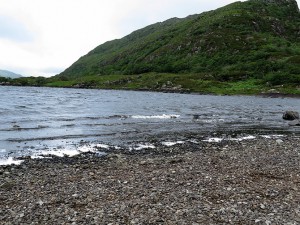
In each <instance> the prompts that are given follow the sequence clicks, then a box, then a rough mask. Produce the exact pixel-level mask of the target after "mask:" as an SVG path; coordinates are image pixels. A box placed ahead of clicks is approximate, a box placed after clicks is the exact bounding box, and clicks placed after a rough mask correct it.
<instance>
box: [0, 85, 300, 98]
mask: <svg viewBox="0 0 300 225" xmlns="http://www.w3.org/2000/svg"><path fill="white" fill-rule="evenodd" d="M1 86H3V87H25V88H26V87H37V88H66V89H83V90H104V91H134V92H152V93H170V94H187V95H209V96H254V97H263V98H300V94H287V93H255V94H243V93H240V94H226V93H225V94H216V93H210V92H192V91H189V90H179V91H176V90H163V89H162V90H152V89H126V88H120V89H113V88H97V87H74V86H72V87H68V86H65V87H59V86H58V87H52V86H30V85H28V86H21V85H1V84H0V87H1Z"/></svg>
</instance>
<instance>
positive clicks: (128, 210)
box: [0, 136, 300, 225]
mask: <svg viewBox="0 0 300 225" xmlns="http://www.w3.org/2000/svg"><path fill="white" fill-rule="evenodd" d="M299 141H300V138H299V137H296V136H289V137H281V138H280V139H279V138H269V139H266V138H262V137H260V138H258V139H253V140H242V141H222V142H220V143H209V142H203V143H202V144H200V145H199V144H198V145H193V144H192V143H186V144H183V145H175V146H170V147H167V146H164V147H163V146H161V147H158V148H156V149H148V150H142V151H137V152H128V151H127V152H126V151H124V152H122V151H121V150H120V151H116V152H113V153H110V154H108V155H107V156H102V157H96V156H95V154H93V153H86V154H82V155H79V156H76V157H72V158H69V157H64V158H58V157H57V158H53V159H35V160H32V159H28V160H25V162H24V163H23V164H21V165H18V166H17V165H16V166H1V167H0V224H195V225H196V224H298V223H300V186H299V184H300V165H299V164H300V163H299V162H300V155H299V154H300V145H299Z"/></svg>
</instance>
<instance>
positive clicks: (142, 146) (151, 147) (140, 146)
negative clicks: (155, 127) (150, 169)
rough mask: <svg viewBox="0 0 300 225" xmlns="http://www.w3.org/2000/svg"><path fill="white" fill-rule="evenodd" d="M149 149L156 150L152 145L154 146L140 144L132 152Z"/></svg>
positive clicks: (132, 148)
mask: <svg viewBox="0 0 300 225" xmlns="http://www.w3.org/2000/svg"><path fill="white" fill-rule="evenodd" d="M149 148H150V149H154V148H155V146H154V145H152V144H138V145H137V146H135V147H131V148H130V150H137V151H139V150H142V149H149Z"/></svg>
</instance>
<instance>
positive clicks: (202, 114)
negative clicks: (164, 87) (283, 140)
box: [0, 86, 300, 159]
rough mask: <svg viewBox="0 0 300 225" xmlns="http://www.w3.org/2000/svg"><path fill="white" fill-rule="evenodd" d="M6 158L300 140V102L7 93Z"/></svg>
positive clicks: (1, 133) (1, 108)
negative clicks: (294, 115)
mask: <svg viewBox="0 0 300 225" xmlns="http://www.w3.org/2000/svg"><path fill="white" fill-rule="evenodd" d="M0 98H1V105H0V159H6V158H9V157H10V158H13V157H17V156H28V155H29V156H35V157H40V156H41V155H45V154H48V153H50V154H56V155H63V154H69V155H73V154H76V153H78V152H84V151H89V150H91V148H94V147H95V146H96V147H97V148H98V149H101V148H103V149H105V148H109V147H112V146H114V147H116V148H120V147H123V148H133V149H134V148H135V149H139V148H143V147H149V148H152V147H155V146H154V144H153V143H151V140H153V138H154V139H156V140H160V141H161V142H163V143H176V142H178V141H182V142H183V141H187V140H186V139H187V134H189V135H188V137H189V138H191V137H192V136H193V135H197V137H199V135H200V136H201V135H202V136H203V138H205V137H216V138H217V137H218V135H221V134H222V133H231V134H232V135H237V136H239V135H240V136H241V135H244V136H245V135H246V136H247V135H253V134H255V135H269V134H270V135H278V134H293V133H295V134H299V133H300V129H299V127H290V126H289V125H288V123H287V121H284V120H283V119H282V114H283V112H284V111H286V110H294V111H298V112H300V99H297V98H264V97H253V96H212V95H193V94H173V93H152V92H135V91H114V90H92V89H59V88H40V87H7V86H0Z"/></svg>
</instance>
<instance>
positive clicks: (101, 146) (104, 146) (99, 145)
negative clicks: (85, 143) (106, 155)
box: [96, 144, 110, 149]
mask: <svg viewBox="0 0 300 225" xmlns="http://www.w3.org/2000/svg"><path fill="white" fill-rule="evenodd" d="M96 147H97V148H105V149H109V147H110V146H109V145H106V144H96Z"/></svg>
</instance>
